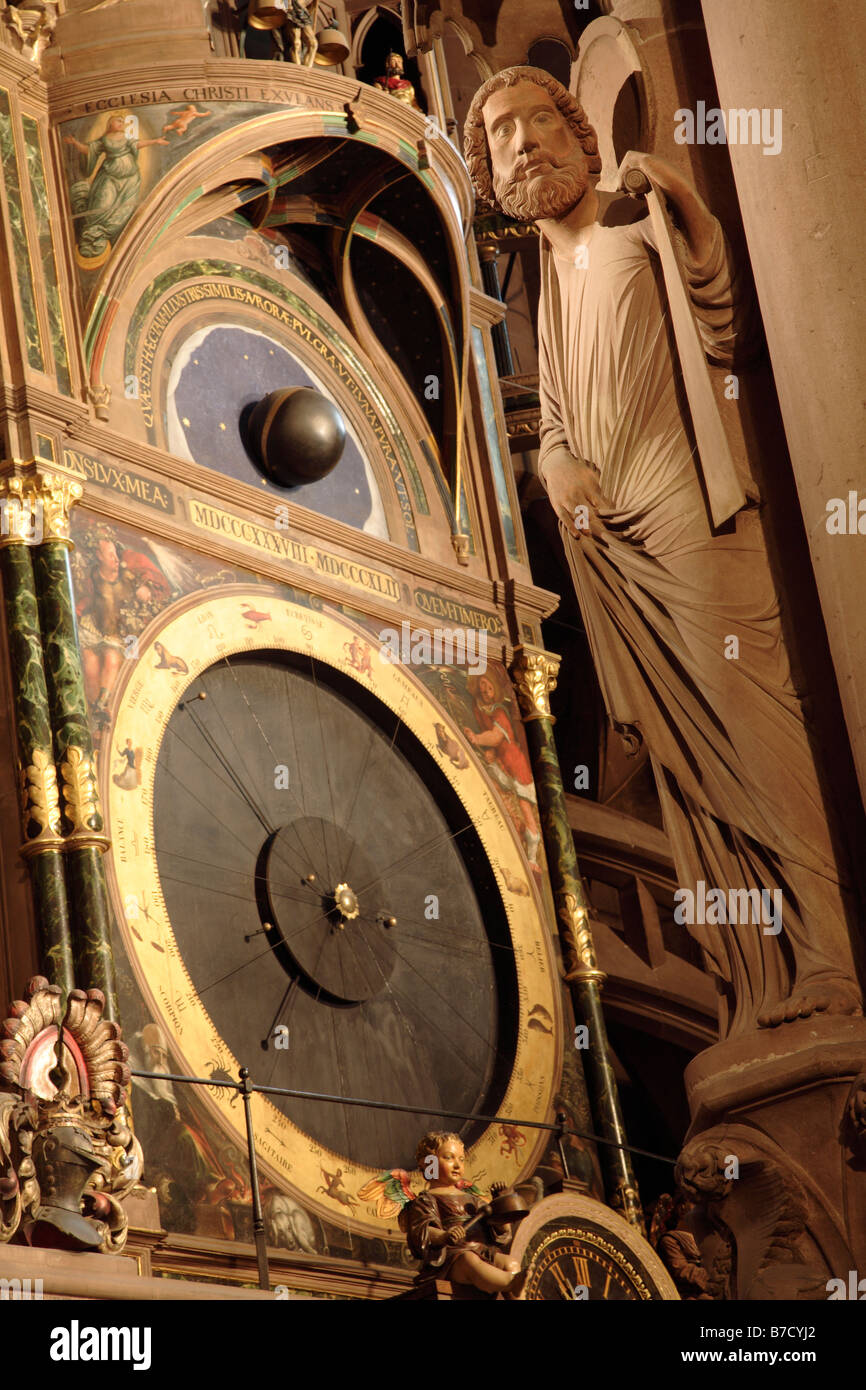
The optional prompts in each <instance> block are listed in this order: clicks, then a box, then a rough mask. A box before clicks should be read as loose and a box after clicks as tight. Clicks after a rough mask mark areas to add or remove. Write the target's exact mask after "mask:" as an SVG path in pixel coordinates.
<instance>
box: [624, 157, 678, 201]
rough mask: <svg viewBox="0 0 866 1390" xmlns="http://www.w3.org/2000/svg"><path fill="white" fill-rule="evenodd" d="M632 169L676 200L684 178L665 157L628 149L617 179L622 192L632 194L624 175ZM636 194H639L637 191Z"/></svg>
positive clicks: (632, 191)
mask: <svg viewBox="0 0 866 1390" xmlns="http://www.w3.org/2000/svg"><path fill="white" fill-rule="evenodd" d="M632 170H636V171H637V172H638V173H641V174H643V175H644V176H645V177H646V178H647V179H651V180H652V182H653V183H654V184H656V186H657V187H658V188H660V189H661V191H662V193H665V194H666V195H667V196H668V197H669V198H673V200H674V201H675V202H676V200H677V191H678V189H679V188H680V187H681V185H682V184H683V183H684V179H683V177H682V175H681V174H680V173H679V171H678V170H677V169H675V168H674V166H673V165H672V164H668V162H667V160H666V159H659V158H658V156H657V155H654V154H643V153H642V151H640V150H629V152H628V154H627V155H625V156H624V158H623V161H622V163H621V164H620V166H619V171H618V174H617V181H618V183H619V186H620V188H621V189H623V190H624V192H626V193H631V194H634V190H633V189H631V188H630V187H629V185H628V183H627V182H626V175H627V174H630V173H631V172H632ZM637 196H640V194H639V193H638V195H637Z"/></svg>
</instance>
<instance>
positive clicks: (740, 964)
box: [539, 219, 854, 1036]
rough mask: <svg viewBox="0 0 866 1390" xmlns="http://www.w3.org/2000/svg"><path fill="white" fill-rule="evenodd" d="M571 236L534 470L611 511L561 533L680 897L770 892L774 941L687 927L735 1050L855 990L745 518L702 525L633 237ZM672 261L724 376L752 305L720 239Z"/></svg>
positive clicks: (601, 672) (650, 256)
mask: <svg viewBox="0 0 866 1390" xmlns="http://www.w3.org/2000/svg"><path fill="white" fill-rule="evenodd" d="M582 236H583V239H584V241H585V243H586V246H587V254H586V257H585V259H586V267H585V268H580V265H579V264H574V263H572V262H571V261H568V260H565V259H563V258H562V257H559V256H557V255H556V254H555V253H554V252H553V251H552V249H551V248H550V246H549V244H548V243H547V242H546V240H545V239H544V238H543V237H542V252H541V284H542V288H541V305H540V310H539V342H540V375H541V386H540V390H541V403H542V427H541V450H540V456H539V463H540V469H541V472H542V477H543V475H544V464H545V461H546V460H547V459H549V457H550V454H551V452H552V451H553V450H554V449H556V448H557V446H564V447H565V448H566V449H567V450H568V451H569V452H570V453H571V454H573V455H574V456H575V457H576V458H579V459H582V460H585V461H586V462H587V463H589V464H590V465H592V466H593V467H594V468H595V469H596V470H597V472H598V477H599V481H600V486H601V491H602V493H603V494H604V495H605V497H606V498H608V499H609V500H610V502H611V504H612V506H611V507H609V508H605V507H603V508H601V510H600V513H599V515H600V518H601V520H602V521H603V523H604V535H603V538H602V539H600V540H595V539H594V538H593V537H591V536H590V534H589V533H588V532H584V533H583V534H582V536H581V538H580V539H579V540H578V539H575V538H573V537H571V536H570V535H569V534H568V533H567V532H566V530H565V528H564V527H562V526H561V528H560V529H561V533H562V536H563V542H564V545H565V549H566V553H567V556H568V559H569V563H570V566H571V570H572V574H573V577H574V583H575V587H576V590H577V596H578V599H579V602H580V605H581V610H582V612H583V616H584V621H585V624H586V630H587V634H588V637H589V641H590V645H591V649H592V653H593V657H594V661H595V669H596V672H597V675H598V679H599V681H600V684H601V688H602V692H603V695H604V698H605V702H606V705H607V709H608V713H609V715H610V717H611V718H612V719H613V720H614V721H616V722H618V723H622V724H632V725H635V726H636V727H637V728H638V729H639V730H640V732H641V733H642V735H643V737H644V738H645V740H646V742H647V745H648V748H649V751H650V755H651V758H652V763H653V767H654V771H655V774H656V781H657V784H658V788H659V793H660V797H661V801H662V810H663V814H664V819H665V825H666V828H667V831H668V835H669V837H670V841H671V846H672V849H673V853H674V857H675V861H676V866H677V874H678V878H679V882H680V884H681V886H682V887H684V888H689V889H691V890H694V889H695V885H696V884H697V883H698V881H700V880H703V882H704V883H705V885H706V888H707V890H709V889H711V888H717V889H721V890H722V891H723V892H724V893H725V899H726V901H727V895H728V890H729V889H740V888H745V889H759V890H760V889H768V890H770V891H771V892H772V891H773V890H775V889H781V890H782V893H783V898H782V930H781V933H780V934H779V935H771V934H766V933H765V932H764V930H763V926H762V925H753V924H752V923H751V921H749V922H747V923H746V924H742V923H741V924H740V925H731V924H729V923H727V922H725V920H724V919H722V921H721V924H719V925H714V924H707V925H701V924H699V923H698V924H695V925H694V926H690V930H691V931H692V934H693V935H694V936H695V937H696V938H697V940H698V941H699V942H700V944H701V946H702V947H703V949H704V951H705V953H706V957H707V960H708V965H709V968H710V969H711V970H712V972H713V973H714V974H715V975H716V976H717V977H718V979H719V981H720V987H721V994H722V1010H721V1012H722V1018H721V1028H722V1035H723V1036H724V1035H725V1034H728V1035H733V1034H738V1033H742V1032H747V1031H751V1029H753V1028H754V1027H755V1026H756V1025H757V1020H758V1018H759V1017H760V1016H761V1015H762V1014H763V1013H764V1012H765V1011H767V1010H769V1009H771V1008H772V1007H773V1006H774V1005H776V1004H779V1003H780V1002H782V1001H784V1000H785V999H787V998H789V997H790V996H791V995H792V994H796V995H797V996H799V995H801V994H803V995H814V994H815V993H818V994H820V993H821V988H820V986H821V985H822V984H825V985H826V984H828V983H830V984H831V985H834V986H838V985H839V984H840V983H841V982H843V981H844V980H846V979H847V980H849V981H850V980H852V979H853V967H852V963H851V951H850V945H849V939H848V932H847V927H846V921H845V910H844V902H843V894H842V891H841V890H840V887H839V875H838V870H837V867H836V863H835V859H834V854H833V850H832V848H831V844H830V837H829V831H828V827H827V820H826V816H825V813H824V810H823V808H822V798H821V792H820V790H819V785H818V779H817V776H816V772H815V766H814V762H813V758H812V755H811V751H810V748H809V743H808V738H807V734H806V730H805V727H804V722H803V715H802V711H801V707H800V702H799V700H798V698H797V695H796V693H795V691H794V688H793V685H792V682H791V677H790V672H789V666H788V660H787V657H786V653H785V648H784V644H783V639H782V631H781V624H780V617H779V604H778V598H777V593H776V588H775V584H774V582H773V579H772V576H771V573H770V568H769V564H768V559H767V552H766V545H765V542H764V538H763V533H762V529H761V523H760V519H759V514H758V509H757V507H755V506H753V505H747V506H746V507H745V508H744V509H743V510H742V511H740V512H739V513H738V514H737V516H736V518H735V522H736V524H735V526H734V525H731V526H730V527H728V528H727V530H728V531H729V532H730V533H729V534H724V533H720V534H714V533H713V531H712V528H711V525H710V522H709V520H708V514H707V508H706V504H705V501H704V495H703V491H702V488H701V483H700V480H699V464H698V461H697V457H696V454H695V452H694V441H693V437H692V435H691V426H690V423H689V422H688V415H687V414H684V409H683V406H682V401H683V399H684V396H683V388H682V380H681V376H680V371H679V363H678V359H677V357H676V349H675V346H674V343H673V337H672V332H671V329H670V321H669V312H668V305H667V299H666V295H665V289H664V280H663V276H662V272H661V268H660V263H659V261H658V257H657V255H656V254H655V246H654V242H653V233H652V228H651V225H650V222H649V219H645V220H643V221H640V222H636V223H632V224H631V225H630V226H626V227H605V226H602V225H600V224H598V223H596V224H594V225H593V226H592V227H591V228H589V229H587V230H586V231H584V232H583V233H582ZM685 252H686V248H685V243H684V242H682V243H681V247H680V254H681V258H682V259H683V261H684V268H685V270H686V275H687V279H688V282H689V287H690V293H691V297H692V302H693V307H694V310H695V313H696V316H697V320H698V326H699V329H700V332H701V337H702V340H703V343H704V348H705V350H706V352H707V355H708V356H709V357H710V358H711V359H712V360H713V361H714V362H717V363H719V364H723V365H728V364H730V363H731V361H732V356H733V352H734V349H735V348H737V347H741V346H742V339H743V337H744V335H746V336H748V334H749V332H750V331H751V325H750V303H751V301H749V300H748V299H746V298H745V297H743V296H741V293H740V290H739V286H738V283H737V279H736V276H735V275H734V276H733V277H732V273H731V271H730V269H729V266H730V257H729V254H728V251H727V247H726V243H725V239H724V237H723V235H722V231H721V227H720V226H719V225H718V223H717V224H716V236H715V242H714V245H713V248H712V251H711V253H710V255H709V257H708V260H707V262H706V264H705V265H696V264H694V263H693V262H691V261H690V260H689V258H688V256H687V254H685ZM705 462H707V461H705ZM746 482H747V480H744V483H746ZM747 487H748V484H747ZM751 495H752V496H754V490H753V489H751ZM733 637H736V638H737V641H738V646H739V651H738V655H736V656H732V657H726V651H727V652H728V653H731V652H733V651H735V650H736V648H735V647H734V644H733V643H732V642H731V640H730V639H731V638H733ZM853 988H854V987H853V986H852V989H853Z"/></svg>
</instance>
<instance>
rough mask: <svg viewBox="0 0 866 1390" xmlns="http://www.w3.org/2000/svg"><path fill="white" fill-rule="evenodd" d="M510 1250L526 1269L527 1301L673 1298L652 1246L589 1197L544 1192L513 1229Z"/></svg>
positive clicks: (639, 1300) (670, 1283)
mask: <svg viewBox="0 0 866 1390" xmlns="http://www.w3.org/2000/svg"><path fill="white" fill-rule="evenodd" d="M511 1254H512V1255H513V1256H514V1257H515V1258H516V1259H519V1260H520V1261H521V1262H522V1264H523V1267H524V1268H525V1269H527V1270H528V1278H527V1280H526V1292H525V1297H526V1299H528V1300H530V1301H539V1302H546V1301H548V1300H549V1301H553V1302H560V1301H562V1299H566V1300H567V1301H569V1302H574V1303H585V1302H590V1303H593V1302H600V1301H602V1300H603V1301H606V1302H620V1303H621V1302H643V1301H648V1300H651V1299H676V1298H677V1297H678V1295H677V1292H676V1289H675V1288H674V1285H673V1283H672V1281H671V1278H670V1275H669V1274H668V1272H667V1270H666V1269H665V1268H664V1266H663V1265H662V1263H661V1261H660V1260H659V1258H658V1256H657V1255H656V1253H655V1251H654V1250H653V1248H652V1246H651V1245H649V1244H648V1243H647V1241H645V1240H644V1239H643V1237H642V1236H641V1235H639V1234H638V1232H637V1231H636V1230H634V1228H633V1227H631V1226H629V1225H628V1224H627V1222H625V1221H623V1219H622V1218H621V1217H620V1216H618V1215H617V1214H616V1213H615V1212H613V1211H611V1210H610V1208H609V1207H605V1206H603V1205H602V1203H601V1202H596V1201H593V1200H592V1199H591V1198H589V1197H583V1196H579V1195H578V1194H576V1193H575V1194H572V1193H568V1192H563V1193H558V1194H556V1195H555V1196H552V1197H546V1198H544V1200H543V1201H542V1202H539V1203H538V1205H537V1206H535V1207H533V1208H532V1210H531V1211H530V1214H529V1216H528V1217H527V1218H526V1220H525V1221H524V1222H523V1223H522V1224H521V1226H520V1227H519V1228H518V1232H517V1235H516V1237H515V1239H514V1243H513V1245H512V1249H511Z"/></svg>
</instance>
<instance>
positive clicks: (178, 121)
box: [162, 102, 212, 135]
mask: <svg viewBox="0 0 866 1390" xmlns="http://www.w3.org/2000/svg"><path fill="white" fill-rule="evenodd" d="M211 114H212V113H211V112H210V111H199V110H198V109H197V108H196V106H195V105H194V104H193V103H192V102H191V103H190V105H189V106H182V107H180V108H176V109H175V110H174V111H170V112H169V115H170V116H171V117H172V120H170V121H168V122H167V123H166V124H165V125H164V126H163V128H162V133H163V135H168V133H169V131H170V130H176V131H177V133H178V135H186V133H187V131H188V130H189V128H190V126H191V125H192V123H193V121H196V120H203V119H204V117H205V116H210V115H211Z"/></svg>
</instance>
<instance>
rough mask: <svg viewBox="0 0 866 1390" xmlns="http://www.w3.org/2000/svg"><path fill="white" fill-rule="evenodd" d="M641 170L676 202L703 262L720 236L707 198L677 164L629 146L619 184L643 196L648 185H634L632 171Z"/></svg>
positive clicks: (693, 250) (681, 221)
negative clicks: (701, 194)
mask: <svg viewBox="0 0 866 1390" xmlns="http://www.w3.org/2000/svg"><path fill="white" fill-rule="evenodd" d="M635 172H638V173H641V174H643V175H644V177H645V178H647V179H650V180H651V181H652V182H653V183H654V184H655V186H656V187H657V188H658V189H659V191H660V192H661V193H663V194H664V196H665V198H666V199H667V200H668V202H669V203H670V204H671V205H672V207H673V210H674V213H675V220H676V222H677V223H678V224H679V227H680V230H681V231H682V234H683V236H684V237H685V239H686V243H687V245H688V249H689V254H690V255H691V257H692V259H693V260H694V261H695V262H696V263H697V264H698V265H700V264H702V263H703V262H704V261H705V260H706V259H707V258H708V257H709V256H710V254H711V252H712V249H713V245H714V243H715V237H716V227H717V223H716V219H715V218H714V217H713V215H712V213H711V212H710V210H709V208H708V207H707V205H706V203H705V202H704V200H703V198H701V196H700V194H699V193H698V192H697V189H696V188H695V187H694V185H693V184H692V183H690V182H689V180H688V179H686V178H683V176H682V174H681V173H680V172H679V170H678V169H675V168H674V166H673V164H668V162H667V160H666V159H659V158H658V156H657V155H654V154H642V153H641V152H640V151H639V150H629V152H628V154H627V155H626V156H625V158H624V159H623V161H622V163H621V164H620V166H619V174H618V180H619V186H620V188H623V189H625V191H626V193H629V194H630V195H631V196H632V197H636V198H640V197H642V196H643V195H644V194H645V193H646V191H647V190H646V188H641V187H640V186H638V187H637V188H630V187H629V184H628V182H627V181H626V180H627V176H628V175H629V174H632V175H633V174H634V173H635Z"/></svg>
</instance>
